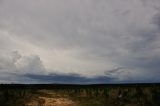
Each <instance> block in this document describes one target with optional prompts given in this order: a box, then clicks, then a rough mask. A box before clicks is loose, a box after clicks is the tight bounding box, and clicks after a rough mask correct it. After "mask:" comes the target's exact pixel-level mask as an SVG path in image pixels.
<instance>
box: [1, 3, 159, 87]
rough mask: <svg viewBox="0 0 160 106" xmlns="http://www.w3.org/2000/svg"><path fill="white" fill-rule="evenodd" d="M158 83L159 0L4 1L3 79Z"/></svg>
mask: <svg viewBox="0 0 160 106" xmlns="http://www.w3.org/2000/svg"><path fill="white" fill-rule="evenodd" d="M132 82H133V83H135V82H136V83H142V82H160V1H159V0H0V83H82V84H88V83H132Z"/></svg>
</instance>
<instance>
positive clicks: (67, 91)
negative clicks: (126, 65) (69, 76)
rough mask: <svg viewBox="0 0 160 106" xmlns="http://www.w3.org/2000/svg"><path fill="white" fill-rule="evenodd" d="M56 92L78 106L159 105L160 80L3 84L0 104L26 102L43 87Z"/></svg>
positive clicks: (18, 105)
mask: <svg viewBox="0 0 160 106" xmlns="http://www.w3.org/2000/svg"><path fill="white" fill-rule="evenodd" d="M42 90H46V91H50V92H53V93H54V95H52V96H50V97H51V98H54V97H56V95H60V96H61V97H66V98H69V99H71V100H73V101H75V102H76V103H77V104H78V106H160V100H159V99H160V84H126V85H125V84H123V85H58V84H57V85H56V84H52V85H49V84H48V85H0V106H25V105H26V104H27V103H29V102H30V101H32V100H34V99H36V98H38V97H39V96H42V95H43V96H49V95H46V94H45V93H42V92H40V91H42Z"/></svg>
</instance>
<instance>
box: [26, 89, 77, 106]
mask: <svg viewBox="0 0 160 106" xmlns="http://www.w3.org/2000/svg"><path fill="white" fill-rule="evenodd" d="M40 92H41V93H43V96H39V97H38V98H35V99H34V100H32V101H31V102H30V103H28V104H27V106H78V105H77V103H75V102H74V101H72V100H71V99H69V98H67V97H60V95H59V96H55V94H54V93H53V92H50V91H40ZM44 94H46V96H45V95H44ZM47 95H48V96H47Z"/></svg>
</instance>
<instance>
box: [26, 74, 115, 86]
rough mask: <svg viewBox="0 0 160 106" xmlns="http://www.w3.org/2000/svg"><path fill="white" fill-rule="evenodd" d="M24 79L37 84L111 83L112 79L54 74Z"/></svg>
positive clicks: (28, 75) (30, 76)
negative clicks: (35, 81) (32, 80)
mask: <svg viewBox="0 0 160 106" xmlns="http://www.w3.org/2000/svg"><path fill="white" fill-rule="evenodd" d="M24 77H27V78H30V79H34V80H37V81H38V82H39V83H68V84H73V83H75V84H78V83H79V84H91V83H111V82H114V78H110V77H106V76H99V77H94V78H87V77H83V76H80V75H74V74H68V75H65V74H55V75H53V74H52V75H33V74H26V75H24Z"/></svg>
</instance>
